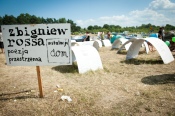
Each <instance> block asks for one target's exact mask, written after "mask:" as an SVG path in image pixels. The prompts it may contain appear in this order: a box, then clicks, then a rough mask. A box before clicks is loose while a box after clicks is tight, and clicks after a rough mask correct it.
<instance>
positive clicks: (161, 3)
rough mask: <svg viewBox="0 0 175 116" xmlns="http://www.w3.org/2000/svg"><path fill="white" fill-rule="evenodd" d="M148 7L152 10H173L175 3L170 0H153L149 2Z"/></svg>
mask: <svg viewBox="0 0 175 116" xmlns="http://www.w3.org/2000/svg"><path fill="white" fill-rule="evenodd" d="M149 8H150V9H154V10H162V9H163V10H166V9H167V10H175V3H172V2H171V1H170V0H154V1H152V2H151V3H150V4H149Z"/></svg>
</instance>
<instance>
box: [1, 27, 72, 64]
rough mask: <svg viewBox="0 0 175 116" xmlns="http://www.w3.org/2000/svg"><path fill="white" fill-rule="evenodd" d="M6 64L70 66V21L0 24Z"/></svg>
mask: <svg viewBox="0 0 175 116" xmlns="http://www.w3.org/2000/svg"><path fill="white" fill-rule="evenodd" d="M2 35H3V41H4V48H5V56H6V63H7V65H12V66H41V65H71V64H72V53H71V40H70V38H71V36H70V35H71V30H70V24H36V25H3V26H2Z"/></svg>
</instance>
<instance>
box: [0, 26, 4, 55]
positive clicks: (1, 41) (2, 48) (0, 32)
mask: <svg viewBox="0 0 175 116" xmlns="http://www.w3.org/2000/svg"><path fill="white" fill-rule="evenodd" d="M0 48H1V52H2V53H4V43H3V38H2V31H1V27H0Z"/></svg>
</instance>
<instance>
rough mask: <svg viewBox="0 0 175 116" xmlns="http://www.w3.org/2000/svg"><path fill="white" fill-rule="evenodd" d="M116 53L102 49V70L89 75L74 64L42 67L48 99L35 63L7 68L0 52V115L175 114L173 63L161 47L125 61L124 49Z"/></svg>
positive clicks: (165, 115)
mask: <svg viewBox="0 0 175 116" xmlns="http://www.w3.org/2000/svg"><path fill="white" fill-rule="evenodd" d="M116 52H117V50H111V48H110V47H102V48H100V50H99V54H100V57H101V60H102V63H103V68H104V69H103V70H98V71H89V72H87V73H85V74H79V73H78V68H77V66H76V64H73V65H71V66H41V67H40V70H41V76H42V85H43V93H44V98H39V95H38V94H39V89H38V81H37V74H36V67H35V66H7V65H6V64H5V62H6V61H5V56H4V54H0V116H21V115H23V116H92V115H96V116H110V115H116V116H118V115H119V116H123V115H125V116H126V115H132V116H141V115H142V116H148V115H149V116H173V115H175V61H173V62H171V63H169V64H163V62H162V60H161V58H160V56H159V54H158V53H157V51H155V52H150V53H149V54H146V53H145V52H144V51H143V50H141V51H140V53H139V56H138V57H137V58H136V59H133V60H128V61H126V60H125V58H126V51H123V52H122V53H121V54H116ZM172 54H174V55H175V53H174V52H172ZM57 85H59V86H60V88H61V89H63V91H59V90H58V88H57V87H56V86H57ZM62 95H67V96H70V97H71V99H72V102H67V101H62V100H61V96H62Z"/></svg>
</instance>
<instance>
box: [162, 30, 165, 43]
mask: <svg viewBox="0 0 175 116" xmlns="http://www.w3.org/2000/svg"><path fill="white" fill-rule="evenodd" d="M162 40H163V41H165V29H164V27H162Z"/></svg>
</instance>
